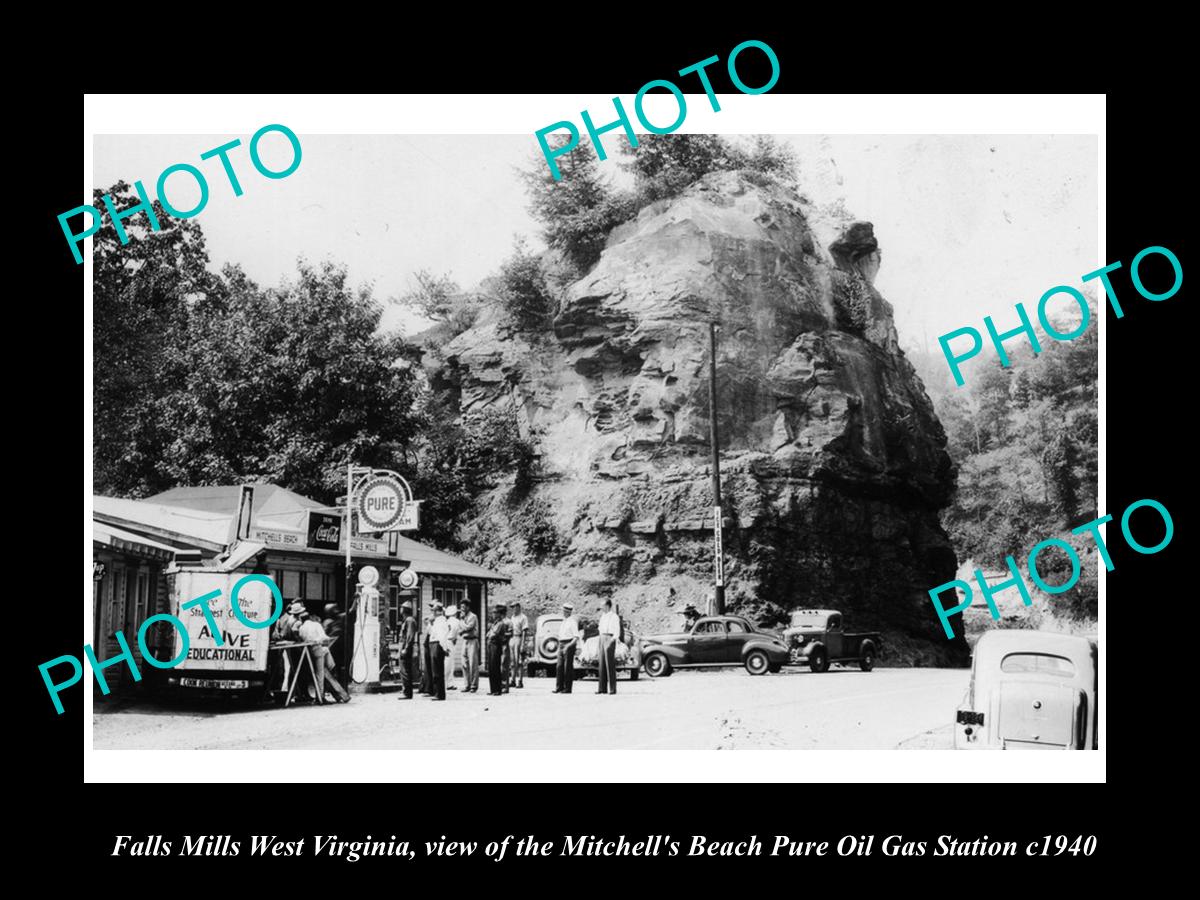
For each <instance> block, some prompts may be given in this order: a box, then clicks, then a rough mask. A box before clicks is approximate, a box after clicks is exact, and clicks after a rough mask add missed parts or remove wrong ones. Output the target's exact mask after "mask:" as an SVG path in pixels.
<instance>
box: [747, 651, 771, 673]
mask: <svg viewBox="0 0 1200 900" xmlns="http://www.w3.org/2000/svg"><path fill="white" fill-rule="evenodd" d="M744 665H745V666H746V671H747V672H749V673H750V674H751V675H766V674H767V671H768V670H769V669H770V668H771V660H770V659H769V658H768V657H767V654H765V653H763V651H761V650H751V651H750V652H749V653H747V654H746V659H745V661H744Z"/></svg>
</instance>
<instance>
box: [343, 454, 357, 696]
mask: <svg viewBox="0 0 1200 900" xmlns="http://www.w3.org/2000/svg"><path fill="white" fill-rule="evenodd" d="M353 522H354V462H353V461H350V462H348V463H346V524H345V527H344V530H345V532H346V596H345V598H344V599H343V600H342V602H343V603H344V604H345V606H344V607H343V609H344V610H345V613H344V615H345V616H346V625H345V627H344V628H343V629H342V640H343V641H347V642H348V644H349V646H344V647H342V684H343V686H344V687H345V689H346V691H347V693H348V692H349V691H350V667H351V666H353V665H354V659H353V657H354V630H353V629H354V626H353V623H352V622H351V621H350V595H351V592H352V591H353V582H352V581H351V580H350V538H351V536H352V535H353V533H354V528H353V524H352V523H353Z"/></svg>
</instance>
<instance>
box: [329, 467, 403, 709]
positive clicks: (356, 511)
mask: <svg viewBox="0 0 1200 900" xmlns="http://www.w3.org/2000/svg"><path fill="white" fill-rule="evenodd" d="M356 515H357V518H358V528H357V529H355V525H354V522H355V516H356ZM419 521H420V501H419V500H414V499H413V495H412V488H410V487H409V485H408V482H407V481H405V480H404V477H403V476H401V475H400V474H399V473H397V472H393V471H391V470H390V469H373V468H369V467H367V466H356V465H354V464H353V463H348V464H347V465H346V521H345V525H344V531H345V534H346V610H347V615H346V625H347V629H346V632H347V634H353V635H362V640H356V641H355V642H354V647H353V648H351V650H350V651H347V652H345V653H343V654H342V658H343V660H344V664H343V672H342V675H343V677H344V678H345V684H346V688H347V690H349V689H350V687H351V685H352V684H354V683H355V682H354V680H353V678H352V677H351V675H352V672H354V671H358V672H360V673H361V672H365V673H368V677H369V673H371V672H372V671H374V673H375V677H376V678H378V677H379V676H378V672H379V660H378V654H379V646H378V644H379V640H378V613H379V600H380V596H381V595H380V594H379V592H378V589H376V588H375V587H374V584H373V583H371V584H367V583H366V582H363V585H364V586H363V589H362V590H361V591H359V600H360V601H362V602H361V603H360V604H359V605H360V606H361V607H362V609H361V610H359V611H360V612H361V613H362V616H359V615H358V614H357V613H356V614H355V616H354V619H353V620H351V618H350V612H351V611H353V607H352V605H351V598H353V597H354V577H353V576H352V574H351V559H350V554H351V551H352V549H353V545H355V544H358V545H359V546H363V545H366V544H369V543H370V542H369V541H355V540H354V536H355V532H356V530H357V531H358V532H360V533H363V534H367V535H370V534H372V533H375V532H395V531H411V530H413V529H415V528H416V527H417V525H418V523H419ZM383 546H384V547H386V545H383ZM364 571H365V570H364ZM375 574H376V576H378V572H376V573H375ZM372 617H374V619H375V625H374V630H373V629H372V627H371V626H370V625H369V624H368V622H369V620H370V619H371V618H372ZM368 634H373V635H374V636H375V637H374V644H375V646H374V647H373V648H368V647H366V645H365V641H366V640H367V635H368ZM360 646H362V647H363V649H364V650H365V651H366V654H367V655H366V657H365V658H364V659H363V660H362V661H358V660H357V656H358V649H359V647H360ZM372 653H373V654H374V661H375V662H374V666H372V664H371V660H372Z"/></svg>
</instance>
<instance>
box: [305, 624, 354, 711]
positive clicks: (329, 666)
mask: <svg viewBox="0 0 1200 900" xmlns="http://www.w3.org/2000/svg"><path fill="white" fill-rule="evenodd" d="M300 640H302V641H304V642H305V643H307V644H309V645H310V646H309V654H310V657H311V659H312V665H313V677H314V681H315V682H316V684H315V687H316V700H317V701H318V702H320V703H323V702H325V697H326V694H325V685H326V684H328V685H329V687H330V689H331V690H332V691H333V694H334V696H335V697H337V699H338V700H341V701H342V702H343V703H349V702H350V695H349V694H348V693H346V691H345V689H343V688H342V686H341V685H340V684H339V683H338V680H337V678H336V677H335V676H334V674H333V659H332V658H331V657H330V655H329V645H330V643H332V641H333V639H332V638H330V637H329V635H327V634H326V633H325V629H324V628H323V627H321V621H320V620H319V619H317V618H316V617H314V616H310V615H309V614H308V611H307V610H306V611H305V612H304V613H302V614H301V616H300Z"/></svg>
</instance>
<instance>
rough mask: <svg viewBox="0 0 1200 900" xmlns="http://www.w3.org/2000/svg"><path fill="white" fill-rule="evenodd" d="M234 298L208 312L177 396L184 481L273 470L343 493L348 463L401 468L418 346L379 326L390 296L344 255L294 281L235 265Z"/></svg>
mask: <svg viewBox="0 0 1200 900" xmlns="http://www.w3.org/2000/svg"><path fill="white" fill-rule="evenodd" d="M224 274H225V280H226V283H227V284H228V285H229V287H230V293H229V302H228V304H227V308H226V309H225V310H223V311H222V314H221V315H217V316H210V317H206V318H198V319H197V321H195V322H194V323H193V328H192V332H191V334H190V335H189V339H188V341H187V344H186V345H185V346H183V347H181V348H179V350H178V353H179V355H180V357H181V358H182V359H184V360H186V368H187V377H186V381H185V384H184V386H183V389H182V390H180V391H177V392H175V393H174V394H173V395H171V396H170V397H168V398H167V400H168V402H167V403H166V409H165V413H166V415H165V424H166V425H167V426H168V427H169V428H170V429H171V432H172V433H173V434H174V435H175V439H174V440H173V441H172V442H171V444H170V445H169V447H168V448H167V452H166V454H165V458H164V461H163V468H164V470H165V473H166V474H167V476H168V477H169V478H170V479H171V480H172V482H173V483H177V484H213V483H217V482H228V481H243V480H265V481H271V482H274V483H277V484H281V485H283V486H285V487H288V488H290V489H291V490H294V491H297V492H299V493H301V494H305V495H308V496H312V497H315V498H318V499H323V500H332V499H333V497H334V496H336V494H337V493H338V492H339V490H341V489H342V485H343V479H344V474H345V466H346V464H347V463H348V462H350V461H353V462H355V463H358V464H360V465H374V466H380V467H391V468H395V467H398V466H401V463H400V460H402V459H403V452H404V449H405V447H406V445H407V444H408V443H409V441H410V440H411V438H412V435H413V432H414V429H415V427H416V426H417V425H418V424H419V423H418V421H417V420H416V419H415V418H414V416H413V415H412V412H411V411H412V407H413V403H414V399H415V394H416V384H415V373H416V356H415V354H414V352H413V351H412V350H411V349H410V348H409V347H408V346H407V345H406V344H405V343H404V341H403V340H402V339H401V338H400V337H399V336H397V335H390V334H378V333H377V329H378V327H379V320H380V318H381V316H382V308H381V306H380V305H379V304H378V303H376V302H374V301H373V300H372V298H371V294H370V290H369V289H367V288H362V289H359V290H358V291H355V290H353V289H352V288H351V287H350V286H349V285H348V284H347V273H346V270H345V268H344V267H341V266H337V265H335V264H333V263H329V262H326V263H323V264H321V265H320V266H311V265H308V264H305V263H301V264H300V267H299V275H298V278H297V280H296V281H295V282H292V283H288V284H285V285H283V286H282V287H280V288H278V289H273V290H267V291H260V290H258V288H257V287H256V286H255V285H253V284H252V283H251V282H250V281H249V280H248V279H246V278H245V277H244V275H242V274H241V273H240V272H239V271H238V270H236V269H227V270H226V272H225V273H224Z"/></svg>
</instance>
